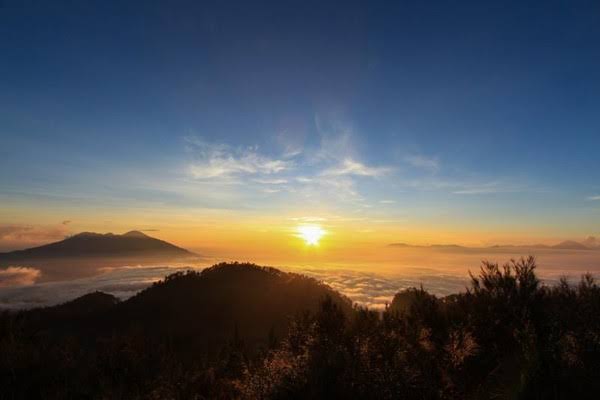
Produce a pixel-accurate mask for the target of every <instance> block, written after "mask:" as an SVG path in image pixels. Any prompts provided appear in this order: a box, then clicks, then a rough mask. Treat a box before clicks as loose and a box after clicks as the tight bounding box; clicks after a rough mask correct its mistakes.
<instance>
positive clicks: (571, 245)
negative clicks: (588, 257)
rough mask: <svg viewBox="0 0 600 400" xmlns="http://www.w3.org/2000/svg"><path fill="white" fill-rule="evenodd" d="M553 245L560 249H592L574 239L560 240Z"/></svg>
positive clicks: (554, 247)
mask: <svg viewBox="0 0 600 400" xmlns="http://www.w3.org/2000/svg"><path fill="white" fill-rule="evenodd" d="M551 247H552V248H553V249H558V250H591V249H590V248H589V247H587V246H586V245H585V244H583V243H579V242H576V241H574V240H565V241H564V242H560V243H558V244H555V245H554V246H551Z"/></svg>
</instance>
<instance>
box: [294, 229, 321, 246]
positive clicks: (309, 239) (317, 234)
mask: <svg viewBox="0 0 600 400" xmlns="http://www.w3.org/2000/svg"><path fill="white" fill-rule="evenodd" d="M297 231H298V237H300V238H302V239H303V240H304V241H305V242H306V244H307V245H309V246H317V245H318V244H319V240H320V239H321V238H322V237H323V235H324V234H325V231H324V230H323V228H321V227H320V226H318V225H300V226H299V227H298V228H297Z"/></svg>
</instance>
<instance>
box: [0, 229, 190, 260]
mask: <svg viewBox="0 0 600 400" xmlns="http://www.w3.org/2000/svg"><path fill="white" fill-rule="evenodd" d="M192 255H194V254H193V253H191V252H189V251H187V250H185V249H183V248H181V247H177V246H175V245H173V244H171V243H168V242H165V241H164V240H160V239H155V238H153V237H150V236H148V235H145V234H143V233H142V232H139V231H131V232H127V233H124V234H122V235H115V234H112V233H106V234H101V233H93V232H83V233H79V234H77V235H74V236H71V237H68V238H66V239H64V240H61V241H60V242H54V243H50V244H46V245H43V246H39V247H33V248H30V249H25V250H18V251H11V252H9V253H0V263H1V262H2V261H12V260H23V259H27V260H31V259H40V258H44V259H47V258H71V257H86V258H87V257H135V256H192Z"/></svg>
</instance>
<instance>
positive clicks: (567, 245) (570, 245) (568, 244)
mask: <svg viewBox="0 0 600 400" xmlns="http://www.w3.org/2000/svg"><path fill="white" fill-rule="evenodd" d="M388 247H393V248H404V249H431V250H439V251H449V252H467V253H473V252H475V253H476V252H481V251H488V250H491V251H507V250H510V251H512V250H515V249H532V250H536V249H539V250H544V249H550V250H552V249H554V250H600V240H597V239H596V238H595V237H593V236H590V237H588V238H587V239H586V240H584V241H583V242H577V241H575V240H565V241H563V242H560V243H558V244H555V245H551V246H549V245H545V244H526V245H512V244H503V245H498V244H496V245H492V246H485V247H467V246H460V245H456V244H431V245H412V244H408V243H401V242H399V243H390V244H388Z"/></svg>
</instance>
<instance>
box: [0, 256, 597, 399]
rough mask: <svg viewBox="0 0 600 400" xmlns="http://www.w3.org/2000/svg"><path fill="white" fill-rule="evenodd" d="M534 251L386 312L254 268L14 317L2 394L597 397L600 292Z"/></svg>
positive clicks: (238, 267)
mask: <svg viewBox="0 0 600 400" xmlns="http://www.w3.org/2000/svg"><path fill="white" fill-rule="evenodd" d="M535 268H536V265H535V260H534V259H533V258H528V259H521V260H519V261H514V262H512V263H510V264H507V265H505V266H502V267H501V266H498V265H497V264H493V263H484V264H483V266H482V269H481V271H480V272H479V274H476V275H474V276H473V278H472V281H471V285H470V287H469V289H468V291H466V292H465V293H459V294H455V295H451V296H448V297H444V298H438V297H435V296H433V295H431V294H429V293H427V292H426V291H425V290H423V289H414V288H413V289H408V290H403V291H400V292H399V293H398V294H397V295H396V296H395V298H394V299H393V301H392V303H391V305H390V307H388V308H387V309H386V310H384V311H383V312H379V311H371V310H368V309H362V308H352V307H351V305H350V303H349V301H348V300H347V299H346V298H344V297H343V296H341V295H339V294H337V293H336V292H334V291H333V290H332V289H330V288H329V287H327V286H325V285H323V284H321V283H319V282H317V281H315V280H313V279H310V278H306V277H303V276H300V275H296V274H290V273H284V272H281V271H278V270H276V269H273V268H265V267H258V266H255V265H250V264H237V263H235V264H219V265H216V266H214V267H212V268H209V269H207V270H205V271H203V272H201V273H197V272H190V273H184V274H175V275H171V276H169V277H167V278H166V279H165V280H164V281H162V282H160V283H157V284H155V285H153V286H152V287H150V288H148V289H146V290H144V291H142V292H141V293H139V294H138V295H137V296H135V297H133V298H131V299H130V300H127V301H124V302H118V301H117V300H116V298H114V297H112V296H110V295H106V294H103V293H92V294H90V295H87V296H84V297H82V298H79V299H77V300H75V301H73V302H69V303H66V304H63V305H61V306H57V307H51V308H46V309H38V310H31V311H26V312H20V313H17V314H8V313H6V314H4V315H2V316H1V317H0V354H1V355H2V356H1V357H0V387H2V391H1V392H0V399H2V398H10V399H47V398H92V399H105V398H118V399H139V398H150V399H162V398H169V399H209V398H210V399H212V398H218V399H347V398H354V399H397V398H404V399H490V398H494V399H585V398H597V394H598V393H600V318H598V315H600V287H598V285H597V284H596V283H595V281H594V279H593V278H592V277H591V276H589V275H586V276H583V277H582V279H581V281H580V282H579V283H578V284H575V285H571V284H568V283H567V281H565V280H563V281H561V282H560V283H559V284H558V285H556V286H552V287H549V286H543V285H541V283H540V281H539V280H538V278H537V277H536V275H535Z"/></svg>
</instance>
